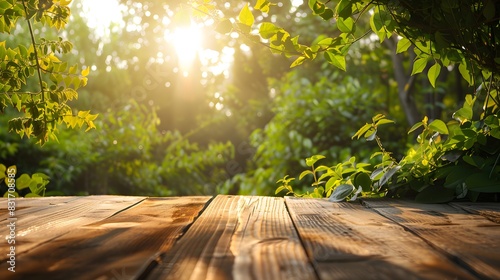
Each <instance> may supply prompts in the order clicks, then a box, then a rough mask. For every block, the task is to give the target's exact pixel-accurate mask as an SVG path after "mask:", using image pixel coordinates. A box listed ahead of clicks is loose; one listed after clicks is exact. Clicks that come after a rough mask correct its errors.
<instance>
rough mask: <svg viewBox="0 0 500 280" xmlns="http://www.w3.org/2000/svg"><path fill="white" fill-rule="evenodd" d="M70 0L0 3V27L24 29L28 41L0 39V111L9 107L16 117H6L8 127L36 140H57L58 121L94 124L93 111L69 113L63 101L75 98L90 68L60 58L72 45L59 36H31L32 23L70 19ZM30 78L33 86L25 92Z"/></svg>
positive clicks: (61, 22)
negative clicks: (26, 43)
mask: <svg viewBox="0 0 500 280" xmlns="http://www.w3.org/2000/svg"><path fill="white" fill-rule="evenodd" d="M70 3H71V0H60V1H52V0H23V1H16V0H7V1H2V2H0V32H2V33H8V34H10V33H11V32H12V31H13V29H14V28H15V27H16V25H21V26H23V28H28V29H29V31H30V35H31V44H30V45H29V46H24V45H18V46H16V47H12V46H9V44H8V43H7V42H5V41H3V42H0V112H4V111H5V110H6V109H7V108H9V107H10V108H14V109H15V110H17V111H18V112H20V116H19V117H16V118H13V119H11V120H10V121H9V125H8V126H9V130H10V131H12V132H15V133H17V134H19V135H20V136H21V137H24V136H26V137H28V138H30V137H35V138H36V139H37V140H38V142H39V143H40V144H44V143H45V142H46V141H48V140H49V139H57V136H56V132H57V126H58V125H59V124H61V123H65V124H66V125H67V126H68V127H71V128H74V127H78V128H79V127H82V126H86V127H87V130H88V129H92V128H95V125H94V122H93V121H94V120H95V118H96V117H97V115H94V114H90V112H88V111H85V112H77V113H75V112H73V110H72V108H71V107H70V106H69V105H68V104H67V103H68V102H69V101H71V100H75V99H77V98H78V93H77V90H78V89H79V88H80V87H83V86H85V85H86V84H87V76H88V75H89V71H90V68H88V67H87V68H85V69H84V70H80V69H79V66H78V65H68V63H67V62H65V61H61V56H62V55H63V54H67V53H70V52H71V50H72V49H73V44H72V43H71V42H69V41H67V40H63V39H62V38H58V39H57V40H47V39H45V38H35V34H34V32H33V23H34V22H38V23H41V24H42V25H43V26H46V27H49V28H55V29H57V30H60V29H62V28H64V26H65V24H66V23H67V22H68V20H69V16H70V8H69V7H68V5H69V4H70ZM30 79H33V80H35V81H36V82H37V84H38V90H37V91H27V90H26V88H27V83H28V81H29V80H30Z"/></svg>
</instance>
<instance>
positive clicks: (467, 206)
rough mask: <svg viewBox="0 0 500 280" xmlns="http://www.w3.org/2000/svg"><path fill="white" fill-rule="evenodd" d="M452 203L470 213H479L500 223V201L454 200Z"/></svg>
mask: <svg viewBox="0 0 500 280" xmlns="http://www.w3.org/2000/svg"><path fill="white" fill-rule="evenodd" d="M450 205H451V206H454V207H459V208H461V209H464V210H465V211H467V212H469V213H474V214H479V215H481V216H483V217H485V218H487V219H488V220H490V221H492V222H495V223H498V224H500V203H486V202H481V203H472V202H453V203H450Z"/></svg>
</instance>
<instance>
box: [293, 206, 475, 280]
mask: <svg viewBox="0 0 500 280" xmlns="http://www.w3.org/2000/svg"><path fill="white" fill-rule="evenodd" d="M285 201H286V205H287V207H288V209H289V212H290V215H291V217H292V219H293V221H294V223H295V225H296V227H297V230H298V232H299V235H300V237H301V239H302V241H303V243H304V246H305V248H306V250H307V252H308V255H309V257H310V259H311V260H312V262H313V264H314V267H315V269H316V271H317V272H318V275H319V276H320V278H321V279H455V278H457V279H474V278H475V277H473V276H472V275H470V274H469V273H467V271H465V270H463V269H461V268H460V267H458V266H457V265H455V264H454V263H452V262H451V261H449V260H448V259H447V258H446V257H445V256H444V255H441V254H440V253H438V252H435V251H434V250H433V249H432V248H431V247H430V246H428V244H426V242H424V241H423V240H421V239H420V238H418V237H416V236H415V235H413V234H411V233H409V232H407V231H405V230H404V228H403V227H401V226H400V225H398V224H396V223H394V222H393V221H391V220H389V219H387V218H385V217H382V216H381V215H379V214H377V213H376V212H374V211H373V210H370V209H366V208H364V207H363V206H361V205H360V204H358V203H332V202H329V201H328V200H325V199H296V198H290V197H286V200H285Z"/></svg>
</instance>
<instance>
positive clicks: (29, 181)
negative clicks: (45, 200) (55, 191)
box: [0, 164, 49, 197]
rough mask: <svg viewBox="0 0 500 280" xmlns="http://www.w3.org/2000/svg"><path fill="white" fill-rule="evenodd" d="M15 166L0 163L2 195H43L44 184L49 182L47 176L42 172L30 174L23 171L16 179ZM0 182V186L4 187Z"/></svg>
mask: <svg viewBox="0 0 500 280" xmlns="http://www.w3.org/2000/svg"><path fill="white" fill-rule="evenodd" d="M16 173H17V167H16V166H15V165H12V166H9V167H5V165H3V164H0V180H1V181H0V182H3V183H4V184H5V189H6V190H5V192H4V195H3V196H4V197H7V196H8V197H12V196H15V197H19V196H20V193H24V194H25V197H38V196H45V190H46V188H45V186H46V185H47V184H48V183H49V177H48V176H47V175H45V174H43V173H34V174H32V175H31V176H30V175H29V174H26V173H23V174H22V175H20V176H19V177H18V178H17V179H16ZM2 185H3V184H0V186H1V188H2V189H4V187H3V186H2Z"/></svg>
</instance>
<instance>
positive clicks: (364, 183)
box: [353, 172, 372, 192]
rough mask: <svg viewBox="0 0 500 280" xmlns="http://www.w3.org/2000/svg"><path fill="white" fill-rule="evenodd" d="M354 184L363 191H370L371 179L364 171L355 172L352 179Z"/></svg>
mask: <svg viewBox="0 0 500 280" xmlns="http://www.w3.org/2000/svg"><path fill="white" fill-rule="evenodd" d="M353 184H354V186H358V187H361V188H362V189H363V191H364V192H369V191H372V180H371V179H370V176H368V174H366V173H364V172H360V173H358V174H356V176H355V177H354V180H353Z"/></svg>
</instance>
